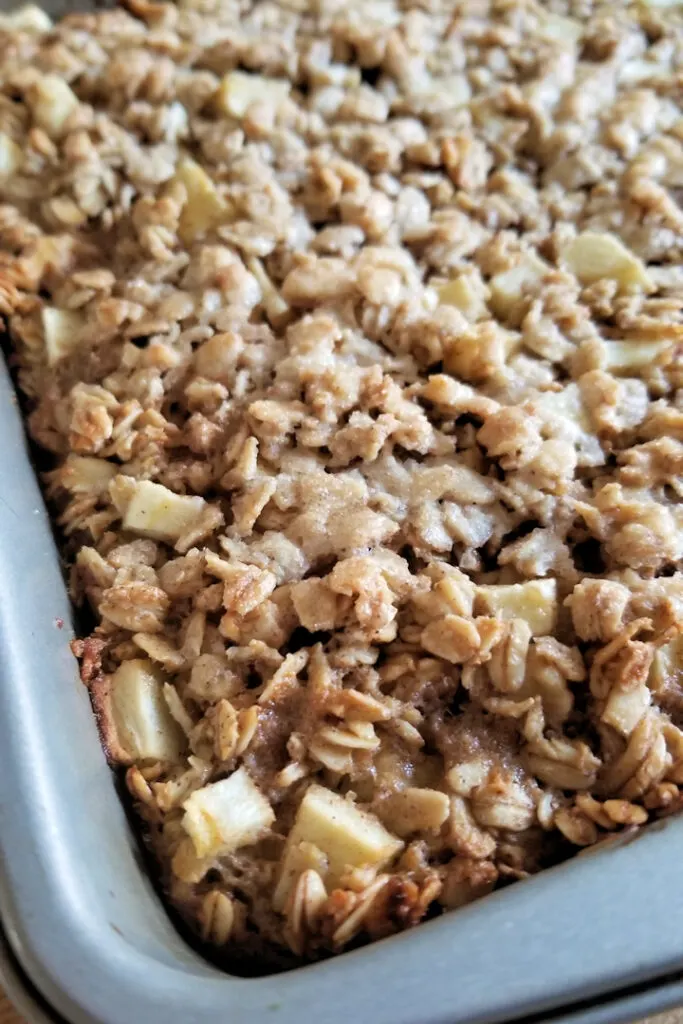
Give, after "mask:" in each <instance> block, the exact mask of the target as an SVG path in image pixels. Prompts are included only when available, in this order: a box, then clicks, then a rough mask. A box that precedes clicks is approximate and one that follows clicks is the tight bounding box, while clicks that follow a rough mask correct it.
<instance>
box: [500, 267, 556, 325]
mask: <svg viewBox="0 0 683 1024" xmlns="http://www.w3.org/2000/svg"><path fill="white" fill-rule="evenodd" d="M549 269H550V268H549V266H548V264H547V263H544V262H543V260H541V259H539V257H538V256H536V254H535V253H533V252H525V253H522V256H521V259H520V260H519V262H518V263H517V264H516V266H514V267H511V269H510V270H504V271H502V273H500V274H495V276H494V277H492V278H491V282H490V285H491V301H490V305H491V309H492V310H493V312H494V313H495V314H496V316H500V317H504V318H505V319H506V320H512V321H515V322H516V321H518V320H519V318H520V317H521V315H522V314H523V312H524V298H523V293H524V291H525V289H528V288H530V287H532V286H533V285H535V284H537V283H538V282H539V281H541V280H542V279H543V277H544V276H545V275H546V274H547V273H548V271H549Z"/></svg>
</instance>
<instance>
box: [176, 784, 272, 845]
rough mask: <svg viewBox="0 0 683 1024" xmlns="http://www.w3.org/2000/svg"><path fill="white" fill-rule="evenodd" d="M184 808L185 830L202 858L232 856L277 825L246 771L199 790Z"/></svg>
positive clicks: (268, 805)
mask: <svg viewBox="0 0 683 1024" xmlns="http://www.w3.org/2000/svg"><path fill="white" fill-rule="evenodd" d="M183 808H184V810H185V815H184V817H183V828H184V829H185V831H186V832H187V833H188V835H189V836H190V838H191V840H192V842H193V844H194V848H195V851H196V853H197V856H198V857H208V856H212V855H215V854H217V853H229V852H231V851H232V850H237V849H238V848H239V847H240V846H248V845H249V844H250V843H255V842H256V841H257V840H258V839H260V838H261V836H262V835H263V834H264V833H265V832H266V831H267V830H268V829H269V828H270V826H271V825H272V824H273V822H274V821H275V814H274V812H273V809H272V807H271V806H270V804H269V803H268V801H267V800H266V798H265V797H264V795H263V793H261V791H260V789H259V788H258V786H257V785H256V784H255V783H254V782H252V780H251V778H250V777H249V775H248V773H247V770H246V768H239V769H238V770H237V771H236V772H233V773H232V775H230V776H229V777H228V778H227V779H221V780H220V782H212V783H209V785H208V786H203V787H202V789H198V790H197V791H196V792H195V793H193V794H192V795H191V796H189V797H188V798H187V800H186V801H185V803H184V804H183Z"/></svg>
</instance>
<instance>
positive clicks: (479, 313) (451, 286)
mask: <svg viewBox="0 0 683 1024" xmlns="http://www.w3.org/2000/svg"><path fill="white" fill-rule="evenodd" d="M487 293H488V289H487V287H486V285H485V284H484V282H483V281H482V280H481V277H480V276H478V275H474V274H469V273H464V274H460V276H459V277H456V278H454V279H453V280H452V281H447V282H446V283H445V284H442V285H441V286H440V287H439V288H438V295H439V302H440V303H441V304H442V305H445V306H455V307H456V309H459V310H460V312H461V313H462V314H463V315H464V316H466V317H467V319H468V320H469V321H470V323H475V322H476V321H477V320H481V319H483V318H486V317H488V309H487V307H486V299H487Z"/></svg>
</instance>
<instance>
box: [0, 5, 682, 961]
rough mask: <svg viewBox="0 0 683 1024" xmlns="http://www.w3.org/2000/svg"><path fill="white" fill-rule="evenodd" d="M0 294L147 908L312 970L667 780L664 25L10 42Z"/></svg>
mask: <svg viewBox="0 0 683 1024" xmlns="http://www.w3.org/2000/svg"><path fill="white" fill-rule="evenodd" d="M0 82H1V91H0V193H1V199H2V205H1V206H0V244H1V246H2V253H1V255H0V259H1V263H0V308H1V310H2V315H3V317H4V319H5V322H6V325H7V327H8V329H9V332H10V335H11V338H12V339H13V346H14V352H15V355H14V356H13V360H14V365H15V367H16V370H17V374H18V380H19V383H20V386H21V389H22V390H23V393H24V395H25V396H26V400H27V409H28V413H27V415H28V425H29V429H30V433H31V436H32V437H33V439H34V440H35V441H36V442H37V443H38V445H40V446H42V448H44V449H46V450H47V451H48V452H49V453H51V456H52V459H53V462H52V469H51V470H50V471H49V472H48V473H47V474H46V476H45V483H46V489H47V494H48V497H49V499H50V501H51V503H52V507H53V509H54V510H55V515H56V521H57V524H58V527H59V530H60V532H61V535H62V537H63V540H64V545H63V550H64V555H65V558H66V560H67V562H68V565H69V567H70V580H71V590H72V593H73V596H74V599H75V600H76V602H78V603H82V604H85V605H86V606H89V607H90V609H92V612H93V613H94V629H93V631H92V633H91V635H90V636H87V637H84V638H82V639H81V640H78V641H75V643H74V645H73V646H74V650H75V653H76V654H77V655H78V657H79V658H80V662H81V674H82V678H83V680H84V682H85V683H86V684H87V686H88V687H89V690H90V693H91V696H92V702H93V705H94V708H95V712H96V715H97V718H98V722H99V727H100V731H101V735H102V740H103V743H104V746H105V748H106V751H107V754H108V756H109V758H110V760H111V762H112V764H114V765H117V766H123V768H124V770H125V779H126V783H127V786H128V789H129V791H130V793H131V795H132V798H133V800H134V802H135V806H136V807H137V809H138V811H139V814H140V817H141V819H142V821H143V822H144V832H145V835H146V837H147V841H148V842H149V843H150V845H151V847H152V849H153V851H154V853H155V856H156V858H157V860H158V863H159V865H160V872H161V876H162V878H163V885H164V888H165V890H166V892H167V894H168V899H169V901H170V903H171V904H172V905H173V906H175V907H176V908H178V909H179V910H180V911H181V913H182V915H183V916H184V917H185V918H186V920H187V921H188V922H189V923H190V924H191V926H192V927H194V929H195V930H196V931H197V932H198V933H199V934H200V935H201V936H202V937H203V938H204V939H205V940H208V941H209V942H211V943H214V944H215V945H217V946H219V947H221V949H224V950H227V951H228V953H231V952H232V953H240V954H247V955H253V956H259V957H265V956H270V955H274V956H291V957H294V958H306V959H313V958H316V957H319V956H322V955H325V954H327V953H329V952H334V951H339V950H342V949H343V948H345V947H347V946H348V945H349V944H356V943H358V942H361V941H366V940H368V939H373V938H378V937H381V936H385V935H388V934H390V933H392V932H395V931H397V930H399V929H402V928H406V927H408V926H411V925H414V924H415V923H417V922H418V921H420V920H421V919H422V918H424V917H425V916H430V915H433V914H435V913H439V912H440V911H442V910H443V909H452V908H457V907H460V906H462V905H463V904H467V903H469V902H470V901H472V900H474V899H475V898H477V897H479V896H481V895H483V894H485V893H489V892H490V891H491V890H493V889H495V888H496V887H498V886H501V885H504V884H506V883H508V882H510V881H512V880H514V879H518V878H525V877H527V876H529V875H531V874H534V873H535V872H537V871H539V870H540V869H542V868H544V867H546V866H549V865H552V864H555V863H557V862H559V861H560V860H562V859H564V858H566V857H567V856H569V855H571V854H572V853H573V852H575V851H577V850H580V849H582V848H584V847H588V846H591V845H593V844H596V843H599V842H603V841H605V840H608V839H609V838H610V837H612V836H614V835H618V834H620V833H623V832H624V831H625V830H630V829H634V828H636V827H638V826H641V825H644V824H645V823H646V822H647V821H649V820H651V819H652V818H657V817H659V816H661V815H662V814H666V813H670V812H671V811H673V810H676V809H677V808H679V807H680V805H681V791H680V789H679V787H680V786H681V785H683V634H682V631H681V630H682V625H681V624H682V622H683V575H682V573H681V557H682V555H683V507H682V506H681V503H680V499H681V495H682V494H683V365H682V361H681V339H682V338H683V263H682V258H683V209H682V207H681V199H682V198H683V113H682V111H681V99H682V97H683V16H682V15H681V13H680V11H679V9H678V8H677V5H676V4H672V3H666V2H662V0H659V2H657V3H655V2H653V0H649V2H636V3H615V2H611V3H600V2H593V0H555V2H550V3H536V2H534V0H490V2H487V0H467V2H465V0H463V2H458V0H419V2H414V3H408V2H401V0H362V2H361V0H310V2H309V0H264V2H254V3H252V2H251V0H181V2H180V3H179V4H178V5H177V6H176V5H173V4H169V3H161V2H155V0H128V2H127V4H126V9H123V8H120V9H116V10H111V11H103V12H100V13H94V14H93V13H90V14H70V15H68V16H66V17H65V18H64V19H63V20H61V21H59V22H58V23H57V24H52V23H51V21H50V19H49V18H48V17H47V16H46V15H45V14H44V13H42V12H41V11H40V10H38V9H37V8H35V7H26V8H23V9H22V10H20V11H18V12H17V13H15V14H12V15H4V16H3V17H2V22H1V26H0Z"/></svg>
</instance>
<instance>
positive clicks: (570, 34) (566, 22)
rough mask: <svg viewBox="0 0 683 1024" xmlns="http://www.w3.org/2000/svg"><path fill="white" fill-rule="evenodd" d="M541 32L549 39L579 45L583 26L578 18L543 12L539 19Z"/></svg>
mask: <svg viewBox="0 0 683 1024" xmlns="http://www.w3.org/2000/svg"><path fill="white" fill-rule="evenodd" d="M538 27H539V30H540V32H541V34H542V35H544V36H546V38H548V39H559V40H562V41H565V42H568V43H577V42H578V41H579V39H580V38H581V36H582V35H583V24H582V23H581V22H580V21H578V20H577V19H576V18H565V17H564V15H562V14H553V13H552V12H551V11H543V12H542V14H541V17H540V19H539V25H538Z"/></svg>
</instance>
